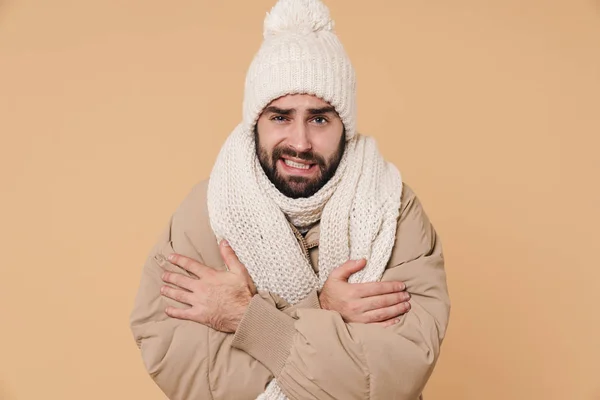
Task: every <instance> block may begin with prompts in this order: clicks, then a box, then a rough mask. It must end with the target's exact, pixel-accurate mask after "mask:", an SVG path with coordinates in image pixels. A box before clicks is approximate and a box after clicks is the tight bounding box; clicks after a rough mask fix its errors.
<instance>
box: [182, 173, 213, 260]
mask: <svg viewBox="0 0 600 400" xmlns="http://www.w3.org/2000/svg"><path fill="white" fill-rule="evenodd" d="M207 191H208V179H205V180H202V181H199V182H198V183H196V184H195V185H194V186H193V187H192V189H191V190H190V191H189V192H188V194H187V196H186V197H185V198H184V199H183V201H182V202H181V203H180V205H179V207H178V208H177V210H176V211H175V213H174V214H173V219H172V224H171V238H172V241H173V247H174V248H175V250H176V251H178V250H177V247H179V248H180V249H187V253H192V252H193V253H195V254H196V255H197V257H198V258H199V260H198V261H201V262H204V263H206V264H207V265H211V264H220V256H219V250H218V246H217V244H216V243H217V239H216V237H215V235H214V233H213V230H212V228H211V225H210V219H209V217H208V205H207V203H206V199H207ZM192 250H193V251H192Z"/></svg>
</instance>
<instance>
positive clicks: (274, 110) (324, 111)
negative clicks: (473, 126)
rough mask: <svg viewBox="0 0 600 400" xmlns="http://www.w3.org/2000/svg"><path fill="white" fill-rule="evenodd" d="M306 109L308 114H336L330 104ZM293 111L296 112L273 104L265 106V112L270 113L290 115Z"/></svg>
mask: <svg viewBox="0 0 600 400" xmlns="http://www.w3.org/2000/svg"><path fill="white" fill-rule="evenodd" d="M307 111H308V113H309V114H310V115H317V114H329V113H334V114H337V112H336V111H335V108H334V107H331V106H327V107H321V108H309V109H308V110H307ZM295 112H296V110H295V109H294V108H279V107H275V106H269V107H267V108H265V113H272V114H280V115H292V114H294V113H295Z"/></svg>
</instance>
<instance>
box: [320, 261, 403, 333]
mask: <svg viewBox="0 0 600 400" xmlns="http://www.w3.org/2000/svg"><path fill="white" fill-rule="evenodd" d="M365 265H366V260H364V259H362V260H357V261H353V260H351V261H347V262H346V263H344V264H342V265H340V266H339V267H338V268H336V269H334V270H333V271H331V274H330V275H329V277H328V278H327V281H325V284H324V285H323V289H322V290H321V294H320V295H319V301H320V303H321V308H323V309H326V310H332V311H337V312H339V313H340V315H341V316H342V318H343V319H344V321H345V322H362V323H366V324H368V323H377V324H379V325H382V326H384V327H385V326H390V325H393V324H395V323H397V322H399V320H398V319H397V317H399V316H400V315H402V314H404V313H406V312H407V311H408V310H410V303H409V302H408V300H409V299H410V295H409V294H408V293H406V291H405V290H406V285H405V284H404V283H403V282H398V281H396V282H370V283H348V278H350V275H352V274H353V273H355V272H357V271H360V270H361V269H363V268H364V267H365Z"/></svg>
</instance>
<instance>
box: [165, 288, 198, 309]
mask: <svg viewBox="0 0 600 400" xmlns="http://www.w3.org/2000/svg"><path fill="white" fill-rule="evenodd" d="M160 293H161V294H162V295H163V296H165V297H168V298H170V299H173V300H175V301H178V302H180V303H183V304H188V305H192V299H191V293H190V292H186V291H185V290H182V289H176V288H172V287H169V286H163V287H162V288H160Z"/></svg>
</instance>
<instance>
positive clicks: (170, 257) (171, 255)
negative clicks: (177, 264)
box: [167, 254, 175, 261]
mask: <svg viewBox="0 0 600 400" xmlns="http://www.w3.org/2000/svg"><path fill="white" fill-rule="evenodd" d="M167 259H168V260H169V261H173V260H174V259H175V254H169V257H167Z"/></svg>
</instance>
